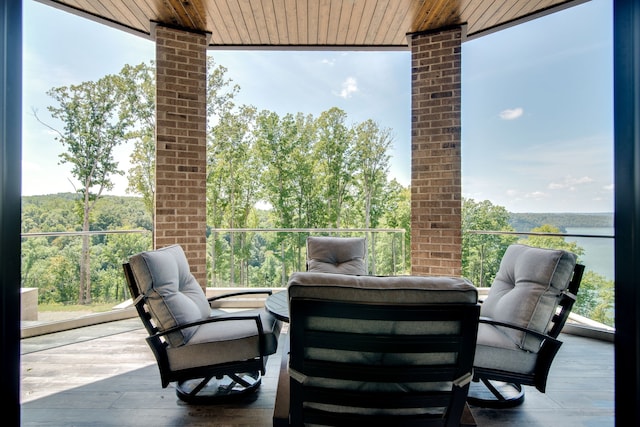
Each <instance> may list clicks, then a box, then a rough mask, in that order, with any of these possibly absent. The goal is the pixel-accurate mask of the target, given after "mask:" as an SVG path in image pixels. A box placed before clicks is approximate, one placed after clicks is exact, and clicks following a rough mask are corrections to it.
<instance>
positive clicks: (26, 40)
mask: <svg viewBox="0 0 640 427" xmlns="http://www.w3.org/2000/svg"><path fill="white" fill-rule="evenodd" d="M24 20H25V23H24V25H23V28H24V37H23V44H24V52H23V63H24V65H23V73H24V81H23V110H24V113H23V182H22V188H23V194H24V195H33V194H51V193H58V192H68V191H73V186H72V184H71V182H70V180H71V174H70V173H69V169H68V167H66V166H60V165H59V164H58V155H59V154H60V153H61V152H62V146H61V145H60V144H59V143H58V142H56V141H55V140H54V137H53V135H52V134H51V132H49V131H48V130H47V129H46V128H45V127H44V126H42V125H41V124H39V123H38V122H37V121H36V120H35V119H34V117H33V113H32V111H33V110H34V109H35V110H37V111H38V114H39V116H40V117H41V118H43V119H45V120H47V118H48V112H47V106H48V105H50V104H51V103H52V100H51V99H50V98H49V97H48V96H47V95H46V91H47V90H49V89H50V88H53V87H57V86H63V85H70V84H77V83H80V82H82V81H87V80H97V79H99V78H100V77H102V76H104V75H106V74H110V73H118V72H119V71H120V69H121V68H122V66H123V65H124V64H132V65H134V64H139V63H141V62H149V61H151V60H152V59H153V58H154V55H155V50H154V44H153V43H152V42H151V41H149V40H146V39H144V38H141V37H138V36H134V35H131V34H128V33H125V32H123V31H120V30H116V29H113V28H110V27H107V26H105V25H102V24H98V23H95V22H92V21H89V20H87V19H83V18H79V17H76V16H74V15H71V14H69V13H67V12H63V11H60V10H57V9H55V8H52V7H50V6H45V5H42V4H40V3H38V2H35V1H30V0H27V1H25V3H24ZM612 44H613V42H612V2H611V0H592V1H590V2H587V3H585V4H582V5H579V6H575V7H573V8H570V9H567V10H565V11H562V12H558V13H556V14H552V15H549V16H547V17H544V18H541V19H537V20H534V21H531V22H528V23H526V24H522V25H519V26H517V27H514V28H511V29H508V30H504V31H500V32H497V33H494V34H490V35H487V36H484V37H481V38H478V39H475V40H470V41H466V42H465V43H464V44H463V49H462V67H463V74H462V129H463V133H462V157H463V164H462V175H463V195H464V196H465V197H469V198H473V199H475V200H478V201H480V200H490V201H491V202H492V203H494V204H498V205H501V206H505V207H506V208H507V209H508V210H509V211H511V212H612V211H613V77H612ZM209 52H210V54H211V55H213V56H214V58H215V60H216V62H217V63H218V64H220V65H223V66H225V67H226V68H227V69H228V72H227V76H228V77H229V78H231V79H232V80H233V82H234V83H236V84H238V85H239V86H240V88H241V90H240V93H239V95H238V98H237V101H238V102H239V103H242V104H251V105H254V106H256V107H257V108H258V109H267V110H270V111H275V112H277V113H278V114H281V115H283V114H286V113H297V112H303V113H305V114H313V115H315V116H317V115H319V114H320V113H321V112H323V111H326V110H327V109H329V108H331V107H339V108H341V109H343V110H344V111H345V112H346V113H347V120H348V122H349V123H359V122H362V121H364V120H367V119H373V120H375V121H377V122H378V124H379V125H380V126H381V127H383V128H390V129H391V130H392V134H393V136H394V146H393V151H392V153H391V155H392V166H391V170H390V172H391V176H392V177H394V178H396V179H398V180H399V181H400V182H401V183H402V184H404V185H409V184H410V164H411V159H410V125H411V118H410V115H411V111H410V92H411V87H410V54H409V52H407V51H401V52H326V51H325V52H315V51H314V52H291V51H287V52H279V51H266V52H257V51H237V52H234V51H209ZM130 150H131V146H129V145H127V146H122V147H121V148H120V149H119V151H118V153H117V160H118V161H119V162H120V166H121V168H123V169H126V168H127V167H128V156H129V153H130ZM115 181H116V188H115V190H114V192H113V194H125V188H126V178H124V177H123V178H121V179H117V180H115Z"/></svg>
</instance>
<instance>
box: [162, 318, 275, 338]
mask: <svg viewBox="0 0 640 427" xmlns="http://www.w3.org/2000/svg"><path fill="white" fill-rule="evenodd" d="M232 320H253V321H254V322H255V323H256V328H257V330H258V334H259V336H260V337H262V335H263V334H264V330H263V328H262V321H261V320H260V315H259V314H254V315H247V316H242V315H238V316H225V317H207V318H206V319H202V320H198V321H196V322H190V323H185V324H184V325H178V326H174V327H173V328H169V329H166V330H164V331H158V332H156V333H155V334H154V335H152V337H162V336H164V335H167V334H170V333H172V332H177V331H180V330H182V329H185V328H192V327H194V326H200V325H205V324H208V323H214V322H228V321H232Z"/></svg>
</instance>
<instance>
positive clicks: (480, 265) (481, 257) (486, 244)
mask: <svg viewBox="0 0 640 427" xmlns="http://www.w3.org/2000/svg"><path fill="white" fill-rule="evenodd" d="M474 230H486V231H513V229H512V228H511V226H510V225H509V212H507V210H506V209H505V208H504V207H502V206H497V205H494V204H492V203H491V202H490V201H488V200H485V201H482V202H476V201H475V200H473V199H466V198H463V199H462V274H463V275H464V276H465V277H467V278H468V279H469V280H471V281H472V282H473V283H474V284H475V285H476V286H490V285H491V283H492V282H493V278H494V277H495V275H496V273H497V272H498V268H499V267H500V261H501V260H502V256H503V255H504V252H505V251H506V250H507V247H508V246H509V245H510V244H511V243H514V242H515V241H516V240H517V237H514V236H510V235H501V234H475V233H473V231H474Z"/></svg>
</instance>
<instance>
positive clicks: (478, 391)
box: [467, 378, 524, 409]
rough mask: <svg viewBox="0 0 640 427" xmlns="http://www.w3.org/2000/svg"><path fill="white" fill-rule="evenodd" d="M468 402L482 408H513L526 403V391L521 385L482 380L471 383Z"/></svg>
mask: <svg viewBox="0 0 640 427" xmlns="http://www.w3.org/2000/svg"><path fill="white" fill-rule="evenodd" d="M467 402H468V403H469V404H470V405H474V406H479V407H482V408H496V409H503V408H513V407H515V406H518V405H521V404H522V402H524V389H523V388H522V385H521V384H516V383H509V382H504V381H491V380H488V379H486V378H481V379H480V381H473V382H472V383H471V386H470V387H469V393H468V394H467Z"/></svg>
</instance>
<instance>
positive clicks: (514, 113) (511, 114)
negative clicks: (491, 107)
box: [500, 107, 524, 120]
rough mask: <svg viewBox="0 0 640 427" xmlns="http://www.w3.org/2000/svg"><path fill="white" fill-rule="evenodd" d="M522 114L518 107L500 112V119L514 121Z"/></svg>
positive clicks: (522, 111)
mask: <svg viewBox="0 0 640 427" xmlns="http://www.w3.org/2000/svg"><path fill="white" fill-rule="evenodd" d="M522 114H524V110H523V109H522V108H520V107H518V108H511V109H506V110H502V111H501V112H500V118H501V119H502V120H515V119H517V118H519V117H520V116H522Z"/></svg>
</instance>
